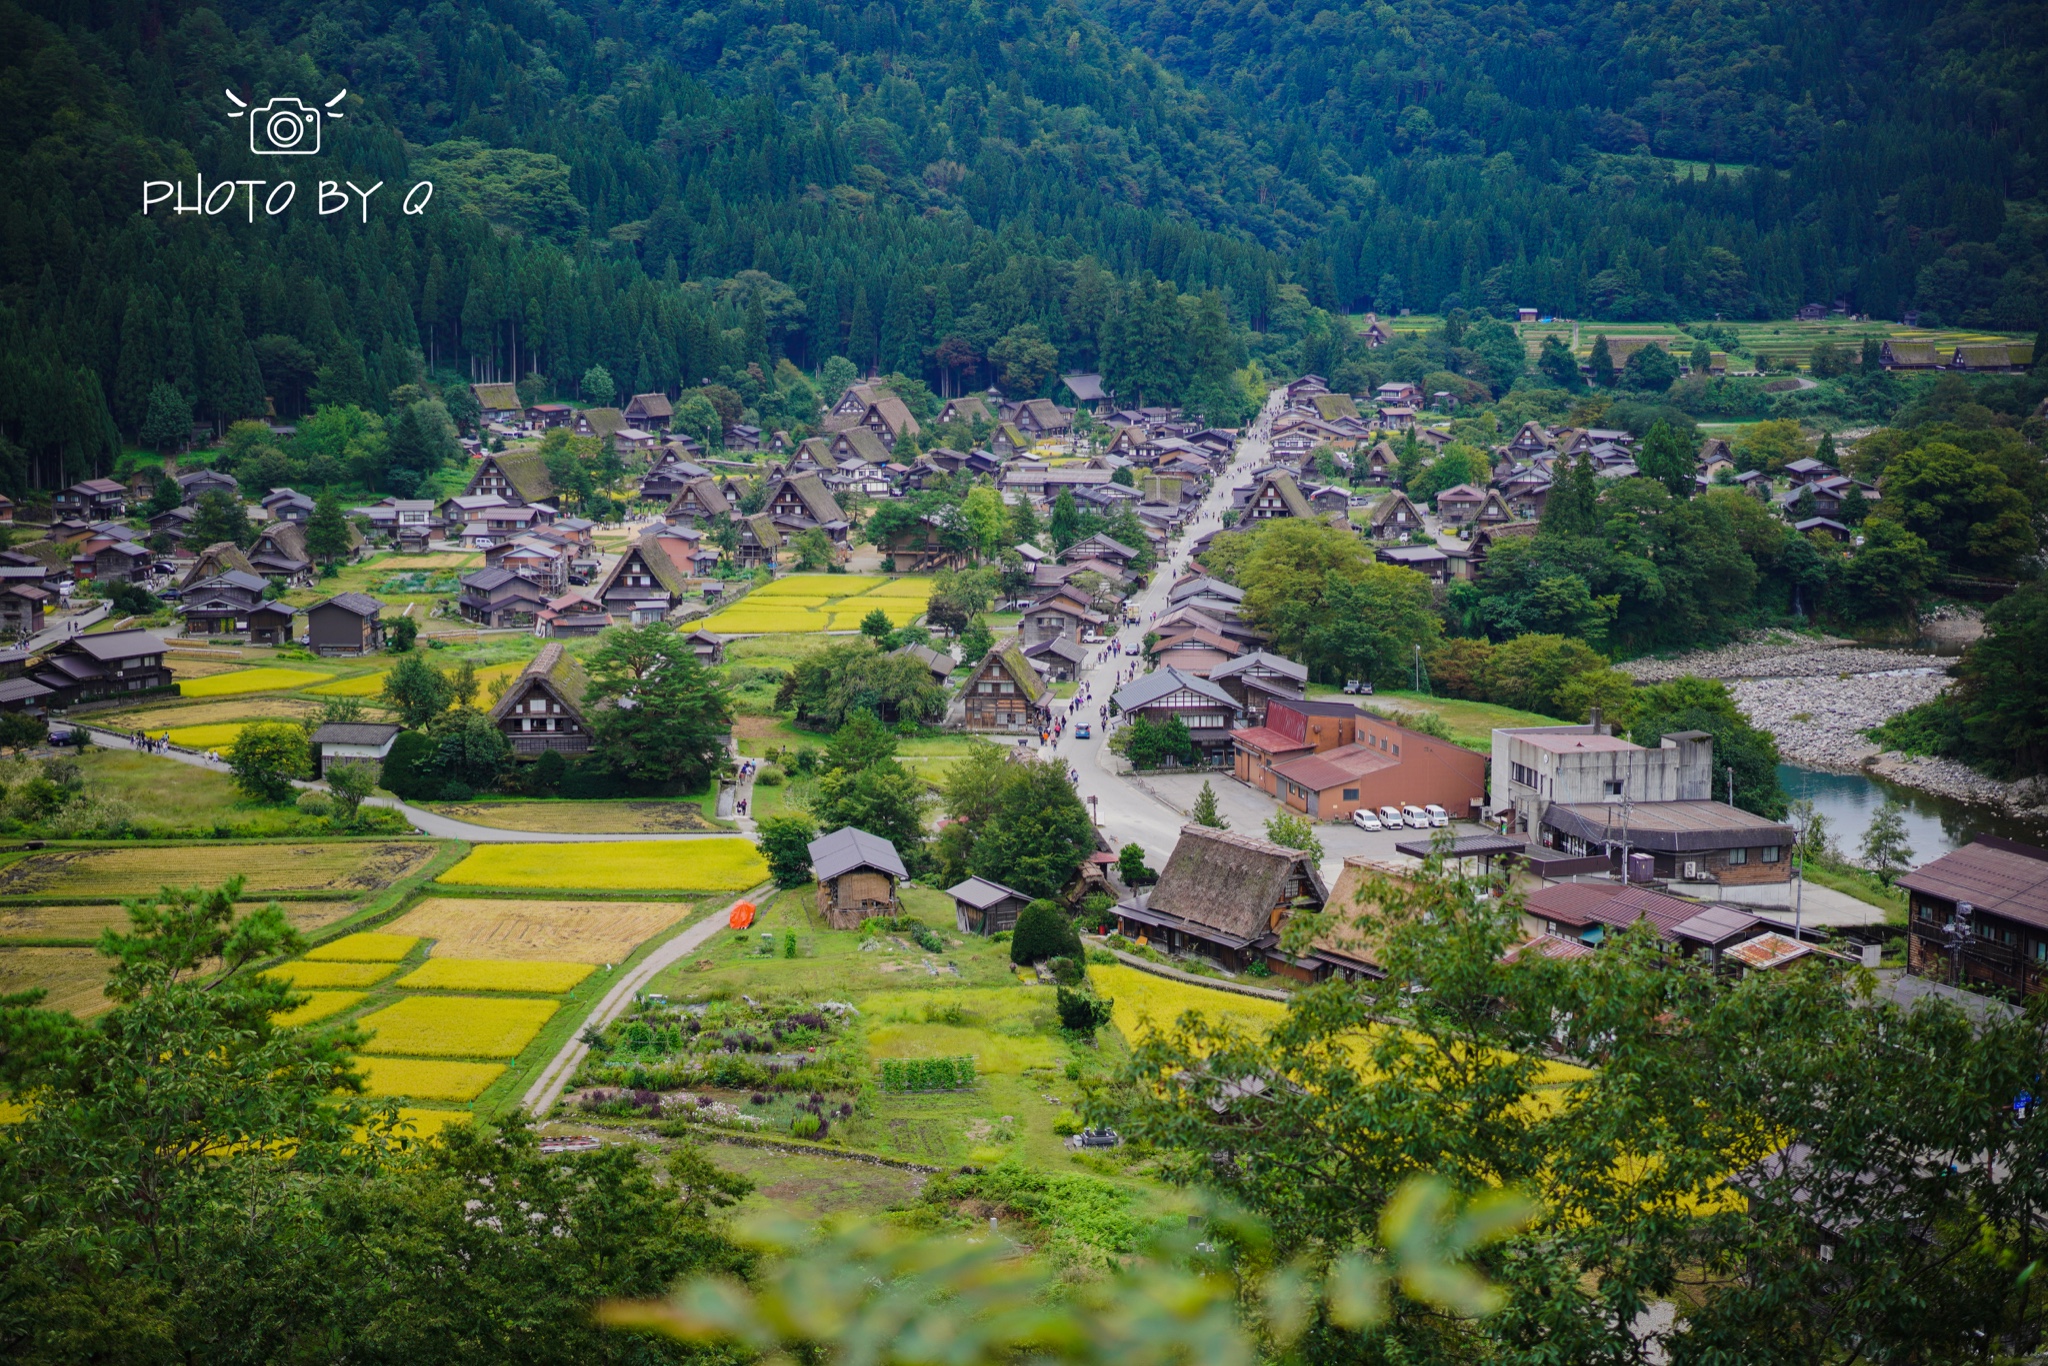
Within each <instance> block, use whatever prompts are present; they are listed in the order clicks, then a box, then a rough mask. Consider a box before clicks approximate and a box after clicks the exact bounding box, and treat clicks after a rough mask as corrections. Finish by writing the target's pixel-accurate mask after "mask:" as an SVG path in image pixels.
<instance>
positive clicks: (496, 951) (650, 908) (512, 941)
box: [389, 897, 691, 964]
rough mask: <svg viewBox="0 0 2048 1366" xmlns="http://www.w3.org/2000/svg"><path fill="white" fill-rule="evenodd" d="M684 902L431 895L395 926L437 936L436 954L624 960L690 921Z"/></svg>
mask: <svg viewBox="0 0 2048 1366" xmlns="http://www.w3.org/2000/svg"><path fill="white" fill-rule="evenodd" d="M690 913H691V906H690V904H689V903H688V902H680V901H492V900H468V899H464V898H459V897H429V898H428V899H426V900H424V901H422V902H420V903H419V904H418V905H417V906H415V907H413V908H412V909H411V910H410V911H408V912H406V914H405V915H404V916H402V917H401V918H400V919H398V920H397V921H395V922H393V923H392V924H391V926H390V927H389V928H390V929H391V930H392V931H393V932H394V933H398V934H411V935H418V936H419V937H421V938H423V939H432V940H435V941H437V942H436V943H435V945H434V947H433V950H432V953H433V956H434V957H436V958H441V957H446V958H458V959H480V958H481V959H495V960H499V961H507V962H557V963H562V962H570V963H585V964H590V963H622V962H624V961H625V960H626V959H627V958H628V957H629V956H630V955H631V954H632V952H633V950H634V949H635V948H637V947H638V946H639V945H640V944H641V943H643V942H644V941H646V940H648V939H651V938H653V937H654V936H655V935H656V934H658V933H660V932H661V931H662V930H665V929H667V928H668V927H669V926H671V925H674V924H676V923H678V922H679V921H681V920H683V919H685V918H687V917H688V916H689V915H690Z"/></svg>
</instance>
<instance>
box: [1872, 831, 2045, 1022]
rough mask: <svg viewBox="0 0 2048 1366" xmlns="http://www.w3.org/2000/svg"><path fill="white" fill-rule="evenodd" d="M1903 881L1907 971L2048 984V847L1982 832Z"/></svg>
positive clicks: (1994, 982)
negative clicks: (1905, 895) (1905, 907)
mask: <svg viewBox="0 0 2048 1366" xmlns="http://www.w3.org/2000/svg"><path fill="white" fill-rule="evenodd" d="M1899 886H1901V887H1903V888H1905V889H1906V894H1907V910H1906V924H1907V934H1908V939H1907V957H1906V970H1907V971H1908V972H1910V973H1913V974H1915V975H1916V976H1920V977H1926V978H1929V979H1931V980H1933V981H1937V982H1948V983H1951V984H1959V985H1962V986H1967V987H1972V988H1976V989H1980V990H1981V989H1985V988H1990V989H1992V990H1995V991H2002V992H2010V993H2013V994H2014V995H2020V996H2027V995H2032V994H2033V993H2035V992H2038V991H2040V990H2042V988H2043V986H2044V985H2048V849H2042V848H2039V847H2037V846H2035V845H2031V844H2022V843H2020V842H2019V841H2018V840H2009V839H2003V838H2000V837H1998V836H1996V835H1979V836H1978V837H1977V838H1976V839H1974V840H1972V841H1970V843H1968V844H1966V845H1964V846H1963V847H1962V848H1960V849H1957V850H1954V851H1953V852H1951V853H1947V854H1943V855H1942V856H1941V857H1940V858H1938V859H1935V860H1933V861H1931V862H1929V863H1924V864H1922V865H1921V866H1920V867H1918V868H1915V869H1914V870H1913V871H1912V872H1910V873H1907V874H1906V875H1905V876H1904V877H1901V878H1900V879H1899Z"/></svg>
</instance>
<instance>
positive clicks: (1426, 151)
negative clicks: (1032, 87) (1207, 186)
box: [1090, 0, 2048, 328]
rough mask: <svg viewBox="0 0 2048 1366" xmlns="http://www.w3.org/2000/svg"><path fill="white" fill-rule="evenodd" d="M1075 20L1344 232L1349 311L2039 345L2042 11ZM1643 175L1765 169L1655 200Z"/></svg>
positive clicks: (1312, 10)
mask: <svg viewBox="0 0 2048 1366" xmlns="http://www.w3.org/2000/svg"><path fill="white" fill-rule="evenodd" d="M1090 3H1091V6H1092V9H1093V11H1094V12H1095V13H1097V14H1099V15H1100V16H1101V17H1103V18H1104V19H1105V20H1106V21H1107V22H1109V23H1110V24H1111V25H1112V26H1114V27H1115V28H1116V29H1117V30H1118V31H1119V32H1120V33H1121V34H1123V35H1124V36H1125V37H1126V38H1127V39H1129V40H1130V41H1131V42H1133V43H1135V44H1137V45H1139V46H1141V47H1143V48H1145V49H1146V50H1147V51H1149V52H1151V53H1153V54H1155V55H1157V56H1158V57H1159V58H1161V59H1162V60H1163V61H1165V62H1166V63H1167V64H1168V65H1169V66H1171V67H1173V68H1174V69H1175V70H1178V71H1180V72H1182V73H1184V74H1186V75H1188V76H1189V77H1190V78H1192V79H1194V80H1196V81H1198V82H1201V83H1203V84H1205V85H1207V86H1211V87H1214V88H1216V89H1218V90H1220V91H1224V92H1227V100H1228V102H1229V105H1230V107H1231V111H1232V112H1236V113H1238V114H1240V115H1242V116H1243V117H1245V118H1246V120H1247V121H1248V123H1249V124H1251V125H1252V127H1253V129H1254V130H1255V132H1256V133H1258V134H1260V135H1263V137H1264V138H1265V139H1266V140H1267V141H1268V142H1269V143H1270V145H1272V146H1273V147H1274V148H1275V153H1274V155H1275V160H1277V161H1278V162H1279V164H1280V166H1281V168H1282V169H1283V170H1284V171H1285V172H1286V173H1287V174H1288V175H1290V176H1291V177H1293V178H1295V179H1297V180H1299V181H1300V182H1301V183H1303V184H1304V185H1306V186H1307V187H1308V189H1309V190H1310V192H1311V193H1313V194H1314V195H1316V196H1317V197H1319V198H1321V199H1323V200H1324V201H1325V202H1327V203H1331V204H1333V205H1345V206H1346V207H1349V208H1350V212H1349V213H1345V212H1343V211H1342V209H1340V211H1339V213H1338V215H1337V217H1336V218H1335V220H1334V221H1332V222H1330V223H1329V224H1328V225H1327V226H1326V228H1325V232H1324V238H1323V252H1324V256H1325V259H1326V261H1327V268H1328V271H1329V275H1328V279H1327V282H1326V287H1327V288H1328V289H1329V290H1330V292H1332V293H1333V294H1335V295H1336V296H1338V297H1340V298H1342V299H1343V300H1345V301H1346V302H1350V303H1354V304H1359V303H1363V302H1365V301H1371V302H1374V303H1376V304H1377V305H1378V307H1379V308H1380V310H1381V311H1383V312H1386V311H1392V310H1393V309H1396V308H1398V307H1399V306H1400V305H1401V304H1403V303H1408V304H1413V305H1417V306H1421V307H1428V308H1435V307H1438V306H1439V305H1440V304H1441V302H1442V299H1443V296H1444V295H1445V294H1447V293H1457V294H1459V295H1460V296H1461V298H1460V301H1461V302H1463V303H1465V304H1466V305H1468V306H1473V305H1487V306H1491V307H1495V308H1498V307H1501V306H1503V305H1513V304H1516V303H1522V304H1530V305H1534V306H1537V307H1541V308H1543V309H1545V310H1546V311H1555V312H1558V313H1561V314H1568V315H1574V316H1577V315H1590V316H1596V317H1605V318H1614V317H1624V318H1626V317H1645V318H1647V317H1654V316H1670V315H1671V314H1672V313H1681V314H1685V315H1687V316H1702V315H1711V314H1713V313H1717V312H1718V313H1725V314H1727V315H1728V316H1731V317H1750V316H1765V315H1767V314H1768V315H1781V314H1784V313H1787V312H1790V311H1791V310H1792V309H1794V308H1796V307H1798V306H1799V305H1800V304H1801V303H1804V302H1808V301H1810V300H1818V301H1822V302H1826V301H1830V300H1832V299H1834V298H1836V297H1842V298H1846V299H1847V300H1848V301H1849V302H1850V303H1851V305H1852V306H1853V307H1855V308H1856V309H1857V310H1859V311H1864V312H1869V313H1873V314H1875V315H1877V316H1882V317H1897V316H1898V314H1899V311H1900V310H1901V309H1903V308H1906V307H1910V306H1914V305H1916V304H1917V305H1919V306H1920V307H1923V308H1926V309H1929V310H1938V311H1939V312H1940V315H1941V317H1942V318H1943V319H1944V320H1945V321H1949V322H1959V321H1967V323H1968V325H1972V326H2004V327H2013V328H2032V327H2035V326H2037V325H2038V324H2039V323H2040V322H2041V321H2042V318H2041V312H2042V308H2043V304H2042V299H2043V296H2044V293H2048V269H2044V266H2043V260H2042V252H2043V249H2044V245H2048V222H2044V220H2043V218H2042V217H2041V216H2040V215H2039V212H2038V207H2039V206H2038V197H2039V196H2041V195H2042V194H2043V192H2044V191H2048V165H2044V162H2043V157H2044V155H2048V6H2042V5H2040V4H2038V3H2033V2H2032V0H1943V2H1942V3H1934V4H1929V3H1921V2H1920V0H1712V3H1699V2H1698V0H1638V2H1637V3H1627V2H1626V0H1624V3H1620V4H1615V3H1612V0H1548V2H1547V3H1517V4H1489V5H1479V4H1473V3H1460V0H1204V3H1201V4H1183V3H1179V2H1178V0H1090ZM1636 153H1652V154H1654V155H1655V156H1656V157H1668V158H1678V159H1684V160H1688V161H1697V162H1705V163H1719V165H1720V167H1722V168H1726V167H1729V166H1731V165H1732V166H1737V167H1757V168H1759V171H1758V172H1757V173H1754V174H1736V175H1730V174H1728V173H1726V171H1725V170H1722V171H1720V172H1719V173H1717V174H1716V175H1715V176H1714V177H1713V178H1712V179H1710V180H1709V179H1692V180H1687V181H1685V182H1682V183H1676V184H1674V183H1672V182H1671V181H1670V180H1669V179H1667V178H1666V177H1665V176H1664V175H1662V174H1661V173H1660V172H1659V171H1658V169H1657V168H1656V166H1655V164H1654V162H1650V161H1646V160H1644V159H1643V158H1641V157H1639V156H1635V155H1632V154H1636ZM1691 169H1695V170H1698V169H1702V168H1691ZM1361 178H1363V179H1366V180H1369V181H1370V182H1371V183H1372V186H1373V189H1372V191H1371V192H1370V193H1368V194H1365V195H1363V196H1362V197H1361V196H1360V195H1359V194H1358V191H1357V190H1356V188H1355V187H1356V185H1357V184H1358V182H1359V181H1360V180H1361ZM2006 200H2036V201H2037V205H2036V208H2037V212H2036V213H2033V214H2028V215H2025V216H2020V215H2014V216H2013V217H2012V218H2010V219H2008V216H2007V213H2006V205H2005V201H2006ZM1346 201H1352V202H1351V203H1349V204H1347V203H1346ZM1930 267H1932V269H1931V270H1930Z"/></svg>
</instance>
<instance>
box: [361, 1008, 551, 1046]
mask: <svg viewBox="0 0 2048 1366" xmlns="http://www.w3.org/2000/svg"><path fill="white" fill-rule="evenodd" d="M560 1008H561V1002H559V1001H547V1000H541V999H539V998H537V997H532V996H505V997H498V998H496V999H485V998H483V997H479V996H406V997H403V998H401V999H400V1000H399V1001H398V1002H397V1003H396V1004H394V1005H388V1006H386V1007H384V1009H382V1010H376V1011H372V1012H370V1014H368V1015H365V1016H364V1017H363V1021H362V1023H363V1027H364V1028H365V1029H369V1030H374V1031H375V1032H376V1037H375V1038H373V1039H372V1040H370V1042H369V1044H368V1045H367V1046H366V1047H365V1048H364V1050H363V1051H364V1052H366V1053H399V1054H405V1055H409V1056H412V1055H423V1056H426V1057H435V1058H509V1057H513V1056H515V1055H516V1054H517V1053H518V1052H519V1050H520V1049H522V1048H524V1047H526V1045H528V1044H530V1043H532V1042H533V1036H534V1035H536V1034H538V1033H540V1027H541V1026H542V1025H544V1024H546V1023H547V1022H548V1017H549V1016H551V1015H553V1014H554V1013H555V1012H556V1011H557V1010H559V1009H560Z"/></svg>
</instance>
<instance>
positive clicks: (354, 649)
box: [306, 593, 384, 655]
mask: <svg viewBox="0 0 2048 1366" xmlns="http://www.w3.org/2000/svg"><path fill="white" fill-rule="evenodd" d="M383 611H384V604H383V603H381V602H379V601H377V600H376V599H375V598H373V597H371V596H370V595H369V594H368V593H336V594H335V595H334V596H333V597H331V598H322V599H321V600H320V601H319V602H316V603H314V604H313V605H312V606H311V607H308V608H307V609H306V638H307V639H306V643H307V646H308V648H310V649H311V650H312V651H313V653H314V654H316V655H366V654H370V653H372V652H374V651H377V650H381V649H383V648H384V622H383V619H382V616H381V615H380V614H381V613H382V612H383Z"/></svg>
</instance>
